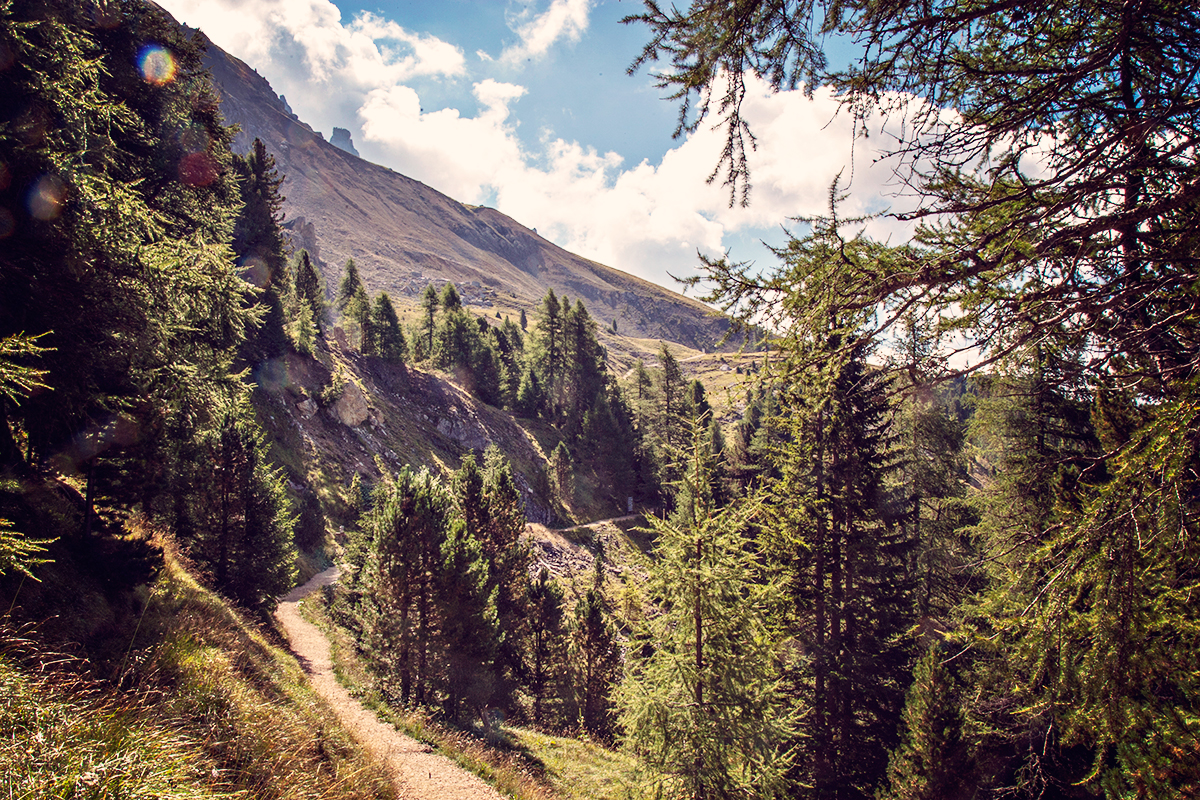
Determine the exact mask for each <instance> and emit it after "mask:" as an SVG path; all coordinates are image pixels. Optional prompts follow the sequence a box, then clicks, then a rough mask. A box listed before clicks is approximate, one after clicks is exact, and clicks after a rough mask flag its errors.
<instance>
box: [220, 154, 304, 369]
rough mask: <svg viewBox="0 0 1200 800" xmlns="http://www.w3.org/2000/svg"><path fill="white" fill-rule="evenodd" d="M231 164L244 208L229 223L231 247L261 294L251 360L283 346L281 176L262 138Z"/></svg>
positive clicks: (245, 349)
mask: <svg viewBox="0 0 1200 800" xmlns="http://www.w3.org/2000/svg"><path fill="white" fill-rule="evenodd" d="M233 167H234V169H235V171H236V172H237V176H238V184H239V187H240V189H241V201H242V208H241V211H240V212H239V213H238V216H237V219H236V221H235V223H234V228H233V242H232V246H233V252H234V255H235V256H236V257H237V263H238V267H239V268H240V269H241V271H242V277H243V278H244V279H245V280H246V281H247V282H248V283H250V284H252V285H253V286H254V287H255V288H257V289H258V290H259V291H260V292H261V294H260V295H259V297H258V299H257V301H256V305H258V306H261V312H260V313H261V315H262V323H261V325H260V326H259V327H258V328H256V329H254V330H253V331H251V332H250V333H249V335H248V336H247V337H246V342H245V343H244V344H243V346H242V356H243V358H245V359H246V360H247V361H249V362H251V363H256V362H258V361H262V360H263V359H267V358H276V357H278V356H281V355H283V354H284V353H285V352H286V351H287V347H288V338H287V333H286V331H285V329H284V323H285V320H284V311H283V298H284V297H285V296H286V295H287V293H288V291H289V288H290V287H289V286H288V274H287V266H288V265H287V253H286V244H285V242H284V239H283V231H282V229H281V228H280V223H281V222H282V221H283V201H284V199H285V198H284V197H283V196H282V195H281V194H280V193H279V188H280V186H281V185H282V184H283V176H282V175H280V174H279V172H278V170H276V168H275V158H274V157H273V156H272V155H271V154H270V153H268V152H267V148H266V145H264V144H263V143H262V140H260V139H257V138H256V139H255V140H254V144H253V146H252V147H251V150H250V153H249V154H248V155H246V156H245V157H242V156H238V155H234V157H233Z"/></svg>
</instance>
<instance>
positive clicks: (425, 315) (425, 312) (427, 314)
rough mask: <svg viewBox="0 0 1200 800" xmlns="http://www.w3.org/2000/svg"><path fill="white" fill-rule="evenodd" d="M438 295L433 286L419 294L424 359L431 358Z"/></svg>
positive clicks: (430, 285) (427, 287)
mask: <svg viewBox="0 0 1200 800" xmlns="http://www.w3.org/2000/svg"><path fill="white" fill-rule="evenodd" d="M437 311H438V293H437V289H434V288H433V284H429V285H428V286H426V287H425V291H424V292H422V293H421V330H422V331H423V332H424V342H425V358H432V357H433V332H434V329H435V328H436V322H437Z"/></svg>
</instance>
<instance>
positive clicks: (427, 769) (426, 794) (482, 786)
mask: <svg viewBox="0 0 1200 800" xmlns="http://www.w3.org/2000/svg"><path fill="white" fill-rule="evenodd" d="M337 578H338V568H337V567H331V568H330V569H327V570H325V571H324V572H322V573H320V574H318V575H314V576H313V577H312V579H311V580H309V581H308V583H306V584H304V585H303V586H299V587H297V588H295V589H293V590H292V591H291V592H290V593H288V594H287V595H286V596H285V597H283V599H281V600H280V602H279V607H278V608H277V609H276V611H275V617H276V619H278V620H279V623H280V624H281V625H282V626H283V630H284V633H285V634H286V636H287V639H288V644H289V645H290V646H291V649H292V652H293V653H295V655H296V658H297V659H299V661H300V666H301V667H303V668H304V671H305V672H306V673H307V674H308V679H309V681H310V682H311V683H312V685H313V688H314V689H316V690H317V694H319V695H320V696H321V697H322V698H324V699H325V701H326V702H328V703H329V705H330V706H331V707H332V708H333V711H334V713H335V714H336V715H337V718H338V720H340V721H341V723H342V725H344V726H345V727H346V729H347V730H349V731H350V733H351V735H352V736H354V738H355V739H357V740H358V741H359V742H360V743H361V744H362V745H363V746H364V747H366V748H367V749H368V750H369V751H370V752H371V753H372V754H373V755H374V756H375V757H376V758H378V759H379V760H380V761H381V762H383V763H384V764H386V765H387V766H388V767H389V768H390V770H391V772H392V776H393V781H394V783H395V786H396V791H397V793H398V794H399V795H400V797H401V798H405V800H501V796H500V794H499V793H498V792H496V790H495V789H493V788H492V787H490V786H488V785H487V784H486V783H484V782H483V780H482V779H481V778H479V777H478V776H476V775H473V774H471V773H470V772H467V771H466V770H464V769H463V768H462V767H460V766H458V765H457V764H455V763H454V762H453V761H451V760H450V759H448V758H446V757H445V756H443V755H439V754H437V753H434V752H433V751H432V750H431V749H430V747H429V746H428V745H426V744H422V743H421V742H418V741H417V740H416V739H413V738H412V737H411V736H406V735H404V734H403V733H400V732H399V731H397V730H396V729H395V728H393V727H392V726H391V725H388V724H387V723H385V722H382V721H380V720H379V718H378V717H376V716H375V714H374V712H372V711H371V710H370V709H368V708H365V707H364V706H363V705H362V703H360V702H359V701H358V700H356V699H354V697H352V696H351V695H350V693H349V692H348V691H346V688H345V687H344V686H342V685H341V684H340V683H338V681H337V678H336V677H334V674H333V662H332V660H331V658H330V651H329V640H328V639H326V638H325V634H324V633H322V632H321V629H320V628H318V627H317V626H316V625H313V624H312V623H311V622H309V621H308V620H306V619H304V618H303V617H301V616H300V609H299V603H300V601H301V600H303V599H304V598H305V597H307V596H308V595H309V594H310V593H312V592H314V591H316V590H317V589H318V588H320V587H322V586H328V585H330V584H332V583H334V582H335V581H336V580H337Z"/></svg>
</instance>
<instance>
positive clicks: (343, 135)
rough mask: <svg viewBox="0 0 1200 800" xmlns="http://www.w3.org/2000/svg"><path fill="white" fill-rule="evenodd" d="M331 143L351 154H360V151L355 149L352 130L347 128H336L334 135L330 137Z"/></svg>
mask: <svg viewBox="0 0 1200 800" xmlns="http://www.w3.org/2000/svg"><path fill="white" fill-rule="evenodd" d="M329 143H330V144H331V145H333V146H334V147H337V148H339V149H341V150H345V151H346V152H347V153H349V154H350V155H353V156H356V155H358V151H357V150H355V149H354V142H353V140H351V138H350V131H348V130H346V129H345V128H334V129H333V136H332V137H331V138H330V139H329Z"/></svg>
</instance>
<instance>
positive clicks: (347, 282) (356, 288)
mask: <svg viewBox="0 0 1200 800" xmlns="http://www.w3.org/2000/svg"><path fill="white" fill-rule="evenodd" d="M359 292H362V293H363V294H364V295H365V294H366V293H367V289H366V287H365V286H363V282H362V278H360V277H359V275H358V267H357V266H356V265H355V264H354V259H353V258H348V259H346V269H345V272H344V273H343V274H342V282H341V283H339V284H338V290H337V299H336V300H335V301H334V305H335V306H336V308H337V310H338V313H339V314H344V313H346V306H348V305H349V304H350V301H351V300H353V299H354V297H355V296H356V295H357V294H359Z"/></svg>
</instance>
